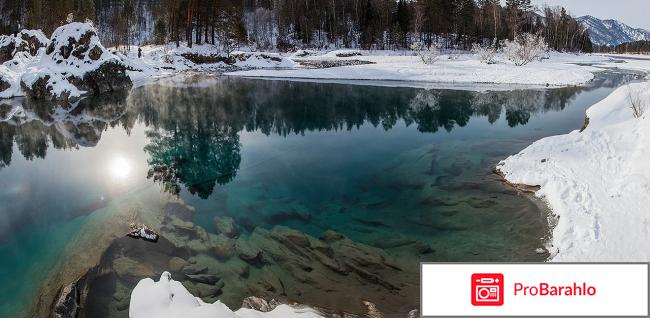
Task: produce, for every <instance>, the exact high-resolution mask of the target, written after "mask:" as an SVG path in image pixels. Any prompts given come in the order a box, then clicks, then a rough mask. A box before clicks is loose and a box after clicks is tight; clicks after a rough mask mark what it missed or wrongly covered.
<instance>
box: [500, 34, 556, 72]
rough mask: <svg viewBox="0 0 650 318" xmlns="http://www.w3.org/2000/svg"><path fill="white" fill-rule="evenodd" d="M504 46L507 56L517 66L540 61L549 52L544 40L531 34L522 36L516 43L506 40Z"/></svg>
mask: <svg viewBox="0 0 650 318" xmlns="http://www.w3.org/2000/svg"><path fill="white" fill-rule="evenodd" d="M502 46H503V52H504V53H505V55H506V56H507V57H508V59H509V60H510V61H512V62H513V63H515V65H517V66H523V65H526V64H528V63H530V62H532V61H535V60H540V59H541V58H542V57H543V56H544V53H545V52H546V51H548V44H546V42H545V41H544V38H543V37H542V36H541V35H535V34H531V33H524V34H521V35H519V36H518V37H517V38H516V39H515V40H514V41H510V40H504V41H503V44H502Z"/></svg>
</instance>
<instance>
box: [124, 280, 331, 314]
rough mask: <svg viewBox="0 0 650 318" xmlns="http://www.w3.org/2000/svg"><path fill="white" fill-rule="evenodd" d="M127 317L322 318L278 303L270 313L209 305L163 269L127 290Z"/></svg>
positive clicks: (214, 304) (304, 309) (302, 309)
mask: <svg viewBox="0 0 650 318" xmlns="http://www.w3.org/2000/svg"><path fill="white" fill-rule="evenodd" d="M129 317H130V318H150V317H156V318H322V316H321V315H320V314H318V313H317V312H316V311H314V310H313V309H309V308H294V307H291V306H288V305H280V306H278V307H276V308H275V309H274V310H272V311H270V312H259V311H255V310H251V309H244V308H242V309H239V310H237V311H236V312H233V311H232V310H230V308H228V307H227V306H226V305H224V304H223V303H221V302H220V301H217V302H215V303H212V304H207V303H205V302H203V301H202V300H201V299H200V298H198V297H194V296H193V295H192V294H190V292H188V291H187V289H185V287H184V286H183V284H181V283H180V282H177V281H175V280H173V279H171V274H169V272H164V273H162V275H161V276H160V280H159V281H158V282H154V281H153V280H152V279H151V278H145V279H143V280H141V281H140V282H138V284H137V285H136V286H135V288H134V289H133V292H131V303H130V307H129Z"/></svg>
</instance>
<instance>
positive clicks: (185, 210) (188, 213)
mask: <svg viewBox="0 0 650 318" xmlns="http://www.w3.org/2000/svg"><path fill="white" fill-rule="evenodd" d="M165 216H167V217H171V216H175V217H177V218H179V219H180V220H182V221H185V222H191V221H192V217H193V216H194V208H192V207H190V206H187V205H185V204H182V203H178V202H170V203H167V204H166V205H165Z"/></svg>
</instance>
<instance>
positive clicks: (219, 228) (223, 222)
mask: <svg viewBox="0 0 650 318" xmlns="http://www.w3.org/2000/svg"><path fill="white" fill-rule="evenodd" d="M213 225H214V230H215V232H216V233H217V234H223V235H225V236H227V237H230V238H234V237H237V236H239V230H237V226H236V225H235V220H233V218H231V217H229V216H221V217H220V216H216V217H215V218H214V221H213Z"/></svg>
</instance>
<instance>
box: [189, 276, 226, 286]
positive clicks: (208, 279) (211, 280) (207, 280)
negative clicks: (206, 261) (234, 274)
mask: <svg viewBox="0 0 650 318" xmlns="http://www.w3.org/2000/svg"><path fill="white" fill-rule="evenodd" d="M185 277H187V279H189V280H191V281H193V282H197V283H203V284H208V285H214V284H216V283H217V282H218V281H219V280H220V279H221V278H219V277H217V276H214V275H210V274H197V275H185Z"/></svg>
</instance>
